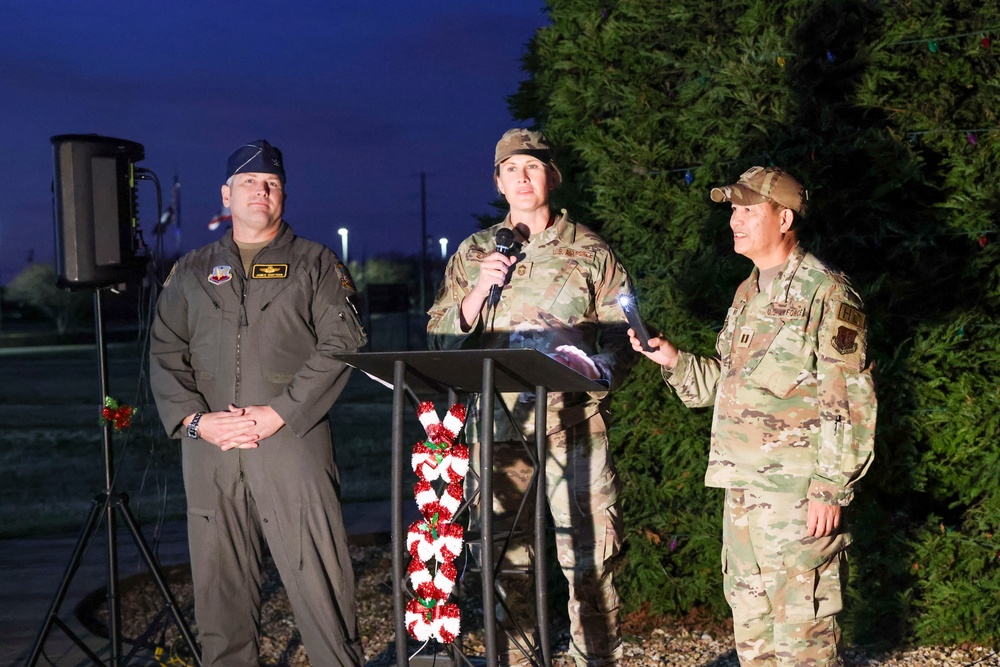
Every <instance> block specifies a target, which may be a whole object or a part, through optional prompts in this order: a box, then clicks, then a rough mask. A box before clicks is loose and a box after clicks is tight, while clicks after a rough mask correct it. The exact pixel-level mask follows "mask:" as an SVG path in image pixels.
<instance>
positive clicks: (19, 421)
mask: <svg viewBox="0 0 1000 667" xmlns="http://www.w3.org/2000/svg"><path fill="white" fill-rule="evenodd" d="M2 364H3V367H4V371H5V372H4V376H5V377H6V381H3V382H0V422H2V423H3V424H4V425H5V427H4V428H3V429H2V430H0V471H3V472H2V474H3V482H2V483H0V538H10V537H18V536H26V535H35V534H44V533H52V532H60V531H73V530H77V529H79V528H80V527H82V526H83V524H84V522H85V521H86V518H87V516H88V513H89V512H90V508H91V504H92V499H93V498H94V496H95V495H98V494H101V493H102V492H103V491H104V489H105V486H106V485H105V479H104V477H105V472H104V460H103V454H102V429H101V427H100V425H99V422H98V417H99V410H100V382H99V366H98V363H97V359H96V352H95V351H94V349H93V347H92V346H91V347H89V348H86V347H84V348H71V349H65V350H63V349H55V348H53V349H52V350H48V351H33V352H28V351H25V352H19V351H18V350H4V351H3V357H2ZM108 371H109V382H108V387H109V392H110V393H111V395H112V396H114V397H115V398H116V399H117V400H118V401H119V402H122V403H128V404H131V405H136V406H138V407H139V411H140V412H139V415H138V417H137V418H136V419H135V420H134V421H133V425H132V428H131V429H129V430H127V431H121V432H115V433H113V436H112V450H113V456H112V458H113V463H114V468H115V470H114V477H115V488H116V489H117V490H120V491H123V492H125V493H127V494H128V495H129V498H130V507H131V509H132V511H133V513H134V514H135V516H136V518H137V519H138V520H139V522H140V523H142V524H145V523H148V522H151V521H155V520H158V519H162V518H180V517H183V516H184V511H185V503H184V487H183V480H182V475H181V464H180V446H179V444H178V442H177V441H175V440H170V439H168V438H167V437H166V435H165V434H164V433H163V429H162V427H161V426H160V422H159V419H158V417H157V415H156V408H155V406H154V405H153V403H152V400H151V399H150V398H149V392H148V381H147V380H146V379H145V377H146V376H145V373H144V372H143V364H142V363H140V355H139V354H138V352H137V347H136V346H135V345H133V344H124V345H113V346H109V351H108ZM391 399H392V397H391V392H390V391H389V390H388V389H385V388H383V387H381V386H379V385H377V384H376V383H374V382H372V381H370V380H369V379H367V378H366V377H364V376H363V375H362V374H360V373H355V374H354V375H352V377H351V381H350V383H349V384H348V388H347V390H345V392H344V395H343V396H342V397H341V400H340V401H338V403H337V404H336V405H335V406H334V408H333V410H332V411H331V413H330V415H331V421H332V424H333V432H334V442H335V451H336V456H337V462H338V467H339V469H340V479H341V485H342V487H341V494H342V499H343V501H344V502H345V503H349V502H352V501H368V500H380V499H388V498H389V494H390V479H389V472H390V461H391V441H390V436H391V432H390V422H391V407H392V405H391V402H392V400H391ZM411 413H412V411H410V410H408V411H407V423H406V433H407V442H411V441H413V442H415V441H416V440H417V439H418V438H419V436H420V433H421V429H420V426H419V423H418V422H417V419H416V416H415V415H413V414H411Z"/></svg>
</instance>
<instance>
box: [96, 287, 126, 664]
mask: <svg viewBox="0 0 1000 667" xmlns="http://www.w3.org/2000/svg"><path fill="white" fill-rule="evenodd" d="M94 331H95V332H96V336H97V361H98V365H99V366H100V369H101V370H100V375H101V402H100V404H101V405H104V398H105V396H108V350H107V345H106V344H105V342H104V318H103V316H102V314H101V290H100V289H99V288H98V289H95V290H94ZM111 427H112V425H111V420H105V421H104V429H103V431H104V437H103V439H102V443H103V444H102V451H103V454H104V491H105V493H106V494H107V496H108V497H109V498H110V497H111V496H112V494H113V493H114V482H115V479H114V472H115V471H114V466H112V460H113V458H114V457H113V455H112V435H111ZM104 512H105V527H106V528H107V531H106V532H107V539H108V643H109V646H110V649H111V664H112V665H119V664H121V655H122V636H121V623H122V616H121V605H120V595H119V593H118V516H117V515H116V514H115V507H114V503H111V502H109V503H107V505H106V506H105V510H104Z"/></svg>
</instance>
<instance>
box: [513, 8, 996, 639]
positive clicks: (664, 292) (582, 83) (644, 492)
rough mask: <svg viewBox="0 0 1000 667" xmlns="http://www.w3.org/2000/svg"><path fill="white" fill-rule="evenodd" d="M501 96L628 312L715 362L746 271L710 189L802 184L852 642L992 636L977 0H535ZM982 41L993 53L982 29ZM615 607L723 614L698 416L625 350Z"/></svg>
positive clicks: (987, 60)
mask: <svg viewBox="0 0 1000 667" xmlns="http://www.w3.org/2000/svg"><path fill="white" fill-rule="evenodd" d="M549 5H550V10H549V11H550V15H551V20H552V23H551V25H550V26H548V27H546V28H544V29H542V30H541V31H540V32H539V33H538V34H537V35H536V37H535V39H534V40H533V43H532V44H531V47H530V49H529V53H528V54H527V55H526V57H525V68H526V70H527V71H528V72H529V74H530V75H531V78H530V80H528V81H526V82H525V83H524V84H523V85H522V86H521V88H520V90H519V91H518V93H517V94H516V95H514V96H513V97H512V98H511V107H512V110H513V111H514V113H515V115H516V116H518V117H520V118H522V119H525V120H529V119H533V120H534V122H535V123H537V124H539V125H541V126H542V127H543V128H544V129H545V131H546V133H547V134H548V136H549V138H550V139H551V140H552V141H553V142H554V143H555V144H557V145H559V146H561V147H562V148H563V153H562V154H560V156H559V165H560V168H561V169H562V171H563V174H564V176H566V181H567V185H568V186H569V187H568V188H566V192H565V194H567V195H569V200H570V202H571V203H570V210H571V213H572V214H573V216H574V218H575V219H577V220H578V221H581V222H584V223H586V224H588V225H591V226H593V227H595V228H596V229H598V230H599V231H601V233H602V234H603V235H604V236H605V237H606V238H607V239H608V241H609V242H610V243H611V245H612V247H614V248H615V250H616V252H617V253H618V254H619V255H620V256H621V257H622V258H623V260H624V261H625V264H626V266H627V267H628V268H629V270H630V271H631V272H632V274H633V277H634V279H635V282H636V286H637V292H638V295H639V301H640V304H641V307H642V309H643V311H644V315H645V316H646V319H647V320H648V321H650V322H651V323H655V325H656V326H658V327H659V328H660V329H662V330H663V332H664V333H665V334H666V335H668V337H669V338H670V339H671V340H673V341H674V342H676V343H677V344H678V345H679V346H680V347H682V348H684V349H688V350H691V351H693V352H696V353H699V354H706V355H707V354H712V352H713V348H714V341H715V336H716V334H717V332H718V329H719V327H720V326H721V324H722V320H723V318H724V316H725V312H726V308H727V307H728V305H729V302H730V300H731V298H732V294H733V291H734V290H735V288H736V286H737V285H738V283H739V282H740V280H741V279H742V278H743V277H745V276H746V274H747V273H749V270H750V268H751V265H750V263H749V262H748V261H747V260H746V259H744V258H741V257H739V256H736V255H734V254H733V252H732V237H731V232H730V230H729V227H728V223H727V220H728V209H727V208H726V207H724V206H719V205H715V204H713V203H712V202H710V201H709V198H708V191H709V189H710V188H711V187H712V186H714V185H719V184H724V183H732V182H734V180H735V178H736V177H737V176H738V175H739V174H740V173H741V172H742V171H743V170H745V169H746V168H748V167H750V166H752V165H754V164H764V165H767V164H776V165H780V166H783V167H785V168H786V169H788V170H789V171H790V172H792V173H793V174H795V175H796V176H797V177H799V178H800V180H802V181H803V183H804V184H805V185H806V187H807V188H808V189H809V191H810V210H809V215H808V217H807V220H806V224H805V225H804V226H803V228H802V229H801V230H800V233H801V236H802V238H803V243H804V244H805V245H806V246H807V247H808V248H810V249H811V250H813V251H814V252H816V254H818V255H819V256H820V257H822V258H823V259H825V260H827V261H828V262H830V263H832V264H834V265H835V266H838V267H839V268H841V269H843V270H844V271H845V272H846V273H847V274H848V275H850V276H851V277H852V278H853V282H854V284H855V286H856V287H857V288H858V289H859V291H860V292H861V294H862V296H863V297H864V298H865V301H866V306H867V307H866V311H867V312H868V315H869V318H870V319H869V322H870V326H871V340H870V356H871V357H872V358H873V359H874V360H875V363H876V376H877V380H878V391H879V403H880V410H879V424H878V435H877V442H876V461H875V464H874V465H873V468H872V470H871V471H870V472H869V473H868V476H867V478H866V479H865V480H863V481H862V482H861V484H860V486H859V497H858V499H857V500H856V501H855V503H853V504H852V505H851V507H850V508H849V511H848V519H849V520H850V521H852V522H853V529H854V534H855V538H856V540H855V542H856V543H855V546H854V547H853V548H852V551H851V556H852V575H853V576H852V588H851V602H850V604H849V607H848V612H849V613H848V614H847V616H846V620H848V621H849V625H850V627H851V629H852V630H853V634H854V639H855V640H856V641H874V640H878V639H890V640H899V639H902V638H904V637H907V638H911V639H916V640H918V641H923V642H933V641H947V642H957V641H974V642H980V643H990V642H993V641H995V640H996V638H997V637H998V636H1000V621H998V619H1000V539H998V537H997V533H998V532H1000V488H998V485H997V484H996V482H995V480H997V479H998V478H1000V444H998V442H997V436H998V426H1000V417H998V414H1000V390H998V389H997V386H996V380H995V378H996V377H997V375H998V374H1000V326H998V314H1000V313H998V311H1000V268H998V266H1000V263H998V254H1000V252H998V249H1000V239H998V238H997V222H996V221H997V213H998V211H997V208H998V202H1000V179H998V173H997V172H998V171H1000V159H998V158H1000V124H998V122H997V118H996V115H995V111H994V109H996V108H997V107H998V102H1000V79H998V77H997V74H998V71H997V70H998V67H997V61H996V57H995V53H994V49H993V45H992V44H991V42H990V40H991V39H1000V10H998V7H997V4H996V2H995V1H989V2H986V3H983V2H971V1H965V0H958V1H956V0H949V1H945V2H940V1H937V2H935V1H931V0H896V1H895V2H892V3H887V2H885V3H884V2H879V1H878V0H871V1H867V0H865V1H862V0H784V1H780V2H774V1H773V0H772V1H765V0H739V1H736V2H727V3H719V4H716V3H705V2H701V1H695V0H672V1H671V2H658V1H655V0H648V1H642V0H632V1H628V0H618V1H613V0H604V1H601V0H550V2H549ZM998 48H1000V44H998ZM613 412H614V415H615V424H616V425H615V426H614V428H613V434H614V437H613V440H614V442H615V446H616V453H617V456H618V462H619V467H620V469H621V472H622V477H623V479H624V483H625V495H624V505H625V508H624V510H625V520H626V528H627V546H626V558H627V562H626V566H625V570H624V573H623V579H624V584H623V597H624V599H625V600H626V602H627V604H628V605H629V606H630V607H631V608H636V607H640V606H648V607H649V608H650V609H651V610H652V611H654V612H658V613H669V614H674V615H682V614H685V613H687V612H688V611H689V610H691V609H692V608H693V607H700V608H704V609H707V610H709V611H710V612H711V613H713V614H714V615H716V616H718V617H722V616H725V615H727V614H728V608H727V607H726V605H725V602H724V600H723V598H722V594H721V576H720V573H719V549H720V534H721V529H720V519H719V517H720V514H721V503H722V494H721V492H719V491H718V490H714V489H706V488H704V487H703V485H702V477H703V474H704V470H705V465H706V461H707V448H708V439H709V424H710V418H711V415H710V411H708V410H702V411H694V412H692V411H690V410H688V409H686V408H684V407H683V406H682V405H681V404H680V402H679V401H678V400H677V399H676V398H675V397H674V396H672V395H671V393H670V392H669V390H668V389H667V388H666V387H665V386H664V385H663V384H662V382H661V380H660V379H659V374H658V369H656V368H653V367H652V365H651V364H649V363H641V364H640V365H639V366H638V367H637V370H636V371H635V372H634V373H633V376H632V378H631V381H630V382H629V383H628V385H627V386H626V387H625V388H624V390H623V391H620V392H619V393H618V394H617V397H616V399H615V405H614V406H613Z"/></svg>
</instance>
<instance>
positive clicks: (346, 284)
mask: <svg viewBox="0 0 1000 667" xmlns="http://www.w3.org/2000/svg"><path fill="white" fill-rule="evenodd" d="M337 273H339V274H340V286H341V287H343V288H344V289H345V290H347V291H349V292H352V293H353V294H357V293H358V288H357V287H355V286H354V280H353V279H352V278H351V272H350V271H348V270H347V267H346V266H344V263H343V262H337Z"/></svg>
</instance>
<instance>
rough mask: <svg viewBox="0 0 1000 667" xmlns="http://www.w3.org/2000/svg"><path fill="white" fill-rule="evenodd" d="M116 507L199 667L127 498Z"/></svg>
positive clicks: (190, 636)
mask: <svg viewBox="0 0 1000 667" xmlns="http://www.w3.org/2000/svg"><path fill="white" fill-rule="evenodd" d="M117 505H118V508H119V509H120V510H121V513H122V518H124V519H125V524H126V525H127V526H128V530H129V532H130V533H131V534H132V540H133V541H134V542H135V546H136V547H137V548H138V549H139V552H140V553H141V554H142V559H143V560H144V561H145V562H146V567H147V568H149V573H150V574H151V575H152V576H153V579H154V580H155V581H156V586H157V588H159V589H160V594H161V595H163V600H164V602H166V604H167V609H168V610H169V611H170V615H171V616H173V618H174V622H175V623H176V624H177V628H178V629H179V630H180V633H181V636H182V637H184V641H185V642H186V643H187V645H188V648H190V649H191V654H192V655H193V656H194V661H195V663H196V664H197V665H198V666H199V667H201V652H200V651H199V650H198V646H197V644H195V640H194V635H193V634H191V628H189V627H188V624H187V621H185V620H184V615H183V614H181V610H180V607H178V606H177V601H176V600H175V599H174V595H173V593H171V592H170V586H169V585H168V584H167V580H166V579H164V578H163V572H162V571H161V570H160V567H159V565H157V563H156V559H155V558H154V557H153V552H152V551H151V550H150V548H149V545H148V544H146V540H145V538H144V537H143V536H142V531H140V530H139V524H138V523H136V520H135V517H133V516H132V511H131V510H130V509H129V506H128V496H127V495H125V494H121V495H120V496H119V499H118V504H117Z"/></svg>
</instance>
